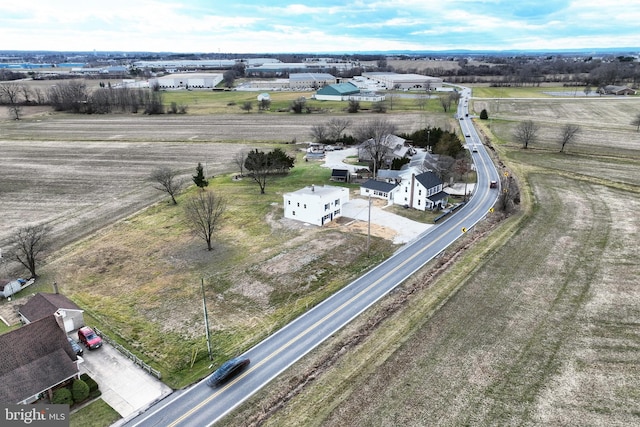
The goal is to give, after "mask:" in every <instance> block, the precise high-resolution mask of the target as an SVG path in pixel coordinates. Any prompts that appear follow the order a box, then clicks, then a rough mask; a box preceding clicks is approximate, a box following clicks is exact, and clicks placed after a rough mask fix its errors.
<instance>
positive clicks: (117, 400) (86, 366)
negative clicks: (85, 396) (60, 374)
mask: <svg viewBox="0 0 640 427" xmlns="http://www.w3.org/2000/svg"><path fill="white" fill-rule="evenodd" d="M74 335H75V334H71V337H72V338H74V339H77V336H74ZM82 358H83V359H84V361H83V362H82V363H81V364H80V373H84V372H86V373H87V374H89V376H91V378H93V379H94V380H95V381H96V382H97V383H98V386H99V387H100V391H102V396H101V397H102V399H103V400H104V401H105V402H106V403H108V404H109V406H111V407H112V408H113V409H115V410H116V411H117V412H118V413H119V414H120V415H122V417H123V418H126V417H128V416H129V415H132V414H134V413H137V412H139V411H142V410H143V409H146V408H147V407H148V406H149V405H150V404H152V403H154V402H156V401H157V400H160V399H162V398H164V397H165V396H167V395H169V394H171V392H172V389H171V388H170V387H168V386H167V385H165V384H164V383H163V382H162V381H160V380H158V379H157V378H156V377H154V376H152V375H151V374H148V373H147V372H145V371H143V370H142V368H140V367H139V366H137V365H136V364H134V363H133V361H132V360H130V359H128V358H127V357H125V356H124V355H123V354H121V353H120V352H118V350H116V349H115V348H113V347H112V346H110V345H109V344H106V343H105V344H103V345H102V347H101V348H99V349H97V350H91V351H89V350H87V349H86V348H85V350H84V355H83V356H82Z"/></svg>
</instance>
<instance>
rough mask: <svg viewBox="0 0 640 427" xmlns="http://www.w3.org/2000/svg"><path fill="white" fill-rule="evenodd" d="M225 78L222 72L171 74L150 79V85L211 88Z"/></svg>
mask: <svg viewBox="0 0 640 427" xmlns="http://www.w3.org/2000/svg"><path fill="white" fill-rule="evenodd" d="M222 80H223V78H222V74H220V73H199V74H198V73H186V74H169V75H167V76H163V77H157V78H153V79H149V86H150V87H154V86H155V85H156V84H157V85H158V87H159V88H160V89H189V88H192V89H211V88H214V87H216V86H217V85H218V84H219V83H220V82H221V81H222Z"/></svg>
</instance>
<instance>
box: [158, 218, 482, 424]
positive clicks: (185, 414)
mask: <svg viewBox="0 0 640 427" xmlns="http://www.w3.org/2000/svg"><path fill="white" fill-rule="evenodd" d="M478 209H479V207H476V208H474V209H473V210H472V211H471V212H470V213H469V215H466V216H465V217H464V218H462V219H461V220H460V221H458V223H457V224H456V225H455V226H454V227H457V226H459V225H460V224H462V223H463V222H464V221H465V220H466V219H467V218H469V217H470V216H471V215H472V214H473V213H475V212H476V211H477V210H478ZM443 238H444V234H442V235H440V236H439V237H437V238H436V239H434V240H431V241H430V242H429V243H428V244H427V245H425V246H423V247H422V248H420V250H418V251H416V252H414V253H413V255H411V256H409V257H408V258H407V259H406V260H404V261H403V262H401V263H400V264H398V265H397V266H396V267H395V268H394V269H393V270H390V271H389V272H388V273H387V274H385V275H384V276H382V277H380V278H379V279H378V280H376V281H374V282H372V283H371V284H370V285H369V286H367V287H366V288H364V289H363V290H361V291H360V292H358V293H357V294H356V295H354V296H353V297H351V298H350V299H349V300H347V301H345V302H344V303H343V304H342V305H340V306H339V307H336V308H335V309H334V310H333V311H331V312H330V313H328V314H327V315H325V316H324V317H323V318H321V319H320V320H318V321H316V322H315V323H314V324H313V325H311V326H309V327H308V328H307V329H305V330H304V331H302V332H300V333H299V334H298V335H296V336H295V337H294V338H292V339H291V340H289V341H288V342H287V343H286V344H284V345H282V346H281V347H279V348H278V349H277V350H276V351H274V352H273V353H271V354H270V355H268V356H266V357H265V358H263V359H262V360H261V361H260V362H258V363H257V364H255V365H251V368H249V369H248V370H246V371H244V372H243V373H242V374H241V375H239V376H238V377H236V378H235V379H234V380H233V381H231V382H229V383H228V384H226V385H225V386H224V387H222V388H219V389H218V390H217V391H216V392H215V393H213V394H212V395H211V396H209V397H207V398H206V399H205V400H203V401H202V402H200V403H199V404H197V405H196V406H194V407H193V408H191V409H190V410H189V411H187V412H185V413H184V414H183V415H181V416H180V417H179V418H177V419H176V420H175V421H174V422H172V423H171V424H169V425H168V427H174V426H176V425H178V424H179V423H180V422H182V421H184V420H185V419H186V418H188V417H190V416H191V415H192V414H193V413H195V412H196V411H198V410H199V409H200V408H202V407H203V406H205V405H206V404H207V403H209V402H211V401H212V400H213V399H215V398H216V397H217V396H219V395H220V394H221V393H223V392H224V391H225V390H227V389H228V388H229V387H231V386H232V385H234V384H235V383H237V382H238V381H240V380H241V379H243V378H244V377H246V376H247V375H249V374H250V373H251V372H253V371H254V370H256V369H258V368H260V367H261V366H262V365H264V364H265V363H267V362H268V361H269V360H271V359H273V358H274V357H276V356H277V355H278V354H280V353H282V352H283V351H284V350H286V349H287V348H289V347H291V346H292V345H293V344H294V343H295V342H296V341H299V340H300V339H302V338H303V337H304V336H306V335H307V334H308V333H309V332H311V331H312V330H314V329H316V328H317V327H318V326H319V325H321V324H322V323H324V322H325V321H326V320H327V319H328V318H330V317H332V316H333V315H335V314H336V313H338V312H339V311H341V310H343V309H344V308H345V307H346V306H348V305H350V304H351V303H352V302H353V301H355V300H356V299H358V298H360V297H361V296H362V295H363V294H365V293H366V292H368V291H369V290H370V289H371V288H373V287H375V286H376V285H378V284H379V283H380V282H382V281H383V280H384V279H386V278H387V277H389V276H390V275H391V274H392V273H395V272H396V271H398V270H399V269H400V268H401V267H404V266H405V265H406V264H407V263H409V262H410V261H412V260H413V259H414V258H416V257H417V256H418V255H420V254H422V252H424V251H426V250H427V249H429V248H430V247H431V246H433V245H434V244H435V243H437V242H438V241H440V240H441V239H443Z"/></svg>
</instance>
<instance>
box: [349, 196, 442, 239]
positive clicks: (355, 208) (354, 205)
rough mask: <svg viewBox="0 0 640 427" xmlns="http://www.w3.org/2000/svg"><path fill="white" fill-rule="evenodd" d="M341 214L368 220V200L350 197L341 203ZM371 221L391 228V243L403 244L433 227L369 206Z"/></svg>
mask: <svg viewBox="0 0 640 427" xmlns="http://www.w3.org/2000/svg"><path fill="white" fill-rule="evenodd" d="M342 215H343V216H345V217H347V218H353V219H357V220H359V221H365V222H368V221H369V201H368V200H367V199H351V200H349V201H348V202H347V203H345V204H343V205H342ZM371 223H372V224H377V225H380V226H383V227H387V228H391V229H393V230H394V231H395V232H396V235H395V236H394V237H393V243H396V244H403V243H407V242H410V241H411V240H413V239H415V238H416V237H417V236H418V235H419V234H421V233H423V232H425V231H427V230H428V229H429V228H431V227H433V225H431V224H424V223H422V222H417V221H412V220H410V219H408V218H405V217H403V216H400V215H396V214H393V213H391V212H387V211H386V210H384V208H379V207H376V206H373V205H372V206H371Z"/></svg>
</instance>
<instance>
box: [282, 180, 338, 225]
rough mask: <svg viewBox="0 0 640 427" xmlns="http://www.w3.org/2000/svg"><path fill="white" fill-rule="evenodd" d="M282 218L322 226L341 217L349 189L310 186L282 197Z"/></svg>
mask: <svg viewBox="0 0 640 427" xmlns="http://www.w3.org/2000/svg"><path fill="white" fill-rule="evenodd" d="M283 198H284V217H285V218H289V219H295V220H298V221H303V222H308V223H310V224H314V225H324V224H326V223H327V222H330V221H333V220H334V219H336V218H338V217H340V216H342V205H343V204H345V203H347V202H348V201H349V189H348V188H343V187H334V186H330V185H324V186H322V187H320V186H315V185H312V186H311V187H305V188H302V189H300V190H298V191H294V192H292V193H285V194H284V196H283Z"/></svg>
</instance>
